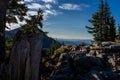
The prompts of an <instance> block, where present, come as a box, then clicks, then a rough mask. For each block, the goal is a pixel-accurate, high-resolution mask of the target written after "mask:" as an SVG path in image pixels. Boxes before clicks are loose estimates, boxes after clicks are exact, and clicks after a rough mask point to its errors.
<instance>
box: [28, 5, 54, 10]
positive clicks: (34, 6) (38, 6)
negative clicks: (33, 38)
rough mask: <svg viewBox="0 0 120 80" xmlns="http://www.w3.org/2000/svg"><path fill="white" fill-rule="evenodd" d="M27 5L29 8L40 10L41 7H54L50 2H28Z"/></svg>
mask: <svg viewBox="0 0 120 80" xmlns="http://www.w3.org/2000/svg"><path fill="white" fill-rule="evenodd" d="M27 7H28V8H29V9H36V10H38V9H39V8H41V9H51V8H52V6H51V5H50V4H45V5H41V4H39V3H32V4H28V5H27Z"/></svg>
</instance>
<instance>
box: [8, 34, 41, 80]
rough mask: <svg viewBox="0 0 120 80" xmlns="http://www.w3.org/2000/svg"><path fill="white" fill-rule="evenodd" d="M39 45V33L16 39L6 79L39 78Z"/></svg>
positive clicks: (31, 79) (36, 79) (33, 79)
mask: <svg viewBox="0 0 120 80" xmlns="http://www.w3.org/2000/svg"><path fill="white" fill-rule="evenodd" d="M41 47H42V35H41V34H40V33H36V34H32V35H31V36H29V37H23V36H20V38H19V39H16V40H15V43H14V46H13V48H12V51H11V56H10V60H9V65H8V66H9V68H8V74H7V76H8V80H39V78H40V70H39V69H40V61H41Z"/></svg>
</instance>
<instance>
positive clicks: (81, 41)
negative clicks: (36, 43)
mask: <svg viewBox="0 0 120 80" xmlns="http://www.w3.org/2000/svg"><path fill="white" fill-rule="evenodd" d="M56 40H57V41H58V42H60V43H61V44H62V43H64V44H72V45H78V44H92V40H91V39H56Z"/></svg>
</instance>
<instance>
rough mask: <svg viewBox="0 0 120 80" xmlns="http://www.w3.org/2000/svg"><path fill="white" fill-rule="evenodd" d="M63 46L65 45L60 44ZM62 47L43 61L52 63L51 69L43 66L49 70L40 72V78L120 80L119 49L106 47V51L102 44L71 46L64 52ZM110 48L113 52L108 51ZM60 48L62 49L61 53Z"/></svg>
mask: <svg viewBox="0 0 120 80" xmlns="http://www.w3.org/2000/svg"><path fill="white" fill-rule="evenodd" d="M99 45H100V44H99ZM111 45H112V44H110V45H109V46H111ZM106 46H107V47H108V45H106ZM101 47H102V48H101ZM117 47H118V46H117ZM63 48H65V47H64V46H62V49H63ZM72 48H74V49H72ZM75 48H77V49H75ZM62 49H61V48H60V49H58V50H59V51H58V52H57V53H55V54H54V55H53V56H52V57H51V58H49V59H48V60H47V61H46V62H45V61H44V63H47V64H48V63H49V65H52V66H51V67H52V69H50V67H44V68H46V69H48V70H51V72H49V71H48V72H46V74H44V75H43V74H42V75H43V76H44V79H43V78H42V80H120V62H119V61H120V52H119V51H120V50H119V51H115V50H114V49H113V48H107V49H108V51H106V50H105V49H106V47H103V46H102V45H100V46H99V47H97V49H93V48H90V46H86V45H84V46H83V45H82V46H80V45H79V46H77V47H72V46H71V47H69V48H67V51H65V52H63V50H62ZM111 49H112V51H113V52H110V51H111ZM118 49H119V48H118ZM60 50H62V52H61V53H60ZM53 63H54V64H53ZM46 75H50V76H46ZM43 76H42V77H43ZM45 76H46V77H45Z"/></svg>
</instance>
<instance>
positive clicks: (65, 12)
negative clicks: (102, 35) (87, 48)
mask: <svg viewBox="0 0 120 80" xmlns="http://www.w3.org/2000/svg"><path fill="white" fill-rule="evenodd" d="M25 2H26V4H27V6H28V8H29V9H30V11H29V12H28V14H32V15H34V14H36V10H37V9H38V8H42V9H43V11H44V21H43V25H44V26H43V30H44V31H48V32H49V34H48V35H49V36H50V37H53V38H63V39H92V36H91V35H90V34H89V33H88V32H87V30H86V28H85V26H86V25H88V26H91V24H90V23H89V22H88V20H89V19H90V18H91V17H92V14H93V13H94V12H96V11H97V10H98V6H99V3H100V0H25ZM119 3H120V0H108V4H109V6H110V8H111V13H112V15H113V16H114V18H115V20H116V24H118V23H120V10H119V8H120V5H119Z"/></svg>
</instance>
